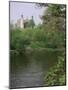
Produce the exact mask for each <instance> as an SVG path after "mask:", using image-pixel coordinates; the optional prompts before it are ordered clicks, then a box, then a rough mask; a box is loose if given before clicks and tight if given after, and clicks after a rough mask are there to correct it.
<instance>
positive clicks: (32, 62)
mask: <svg viewBox="0 0 68 90" xmlns="http://www.w3.org/2000/svg"><path fill="white" fill-rule="evenodd" d="M60 53H61V52H59V51H55V50H33V51H26V52H23V53H22V54H20V55H16V54H11V55H10V88H25V87H42V86H45V84H44V77H45V75H46V73H47V72H48V70H49V69H50V68H51V67H52V66H53V65H54V64H56V63H57V60H58V59H57V58H58V55H60Z"/></svg>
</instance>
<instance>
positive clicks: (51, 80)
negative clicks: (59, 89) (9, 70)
mask: <svg viewBox="0 0 68 90" xmlns="http://www.w3.org/2000/svg"><path fill="white" fill-rule="evenodd" d="M65 66H66V65H65V57H64V55H63V56H61V57H58V62H57V63H56V65H54V66H53V67H52V68H51V69H50V70H49V72H47V75H46V76H45V85H46V86H54V85H65V84H66V73H65V72H66V70H65Z"/></svg>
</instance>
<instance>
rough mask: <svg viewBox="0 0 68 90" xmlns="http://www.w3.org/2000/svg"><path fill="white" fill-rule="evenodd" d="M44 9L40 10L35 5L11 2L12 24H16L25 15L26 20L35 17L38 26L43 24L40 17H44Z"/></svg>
mask: <svg viewBox="0 0 68 90" xmlns="http://www.w3.org/2000/svg"><path fill="white" fill-rule="evenodd" d="M43 11H44V8H39V7H37V6H36V4H35V3H20V2H10V22H13V23H15V22H16V20H17V19H19V18H20V17H21V14H23V17H24V19H27V18H28V19H30V18H31V16H34V21H35V23H36V24H39V23H41V19H40V17H39V16H40V15H43Z"/></svg>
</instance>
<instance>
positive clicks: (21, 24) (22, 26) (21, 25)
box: [20, 14, 24, 29]
mask: <svg viewBox="0 0 68 90" xmlns="http://www.w3.org/2000/svg"><path fill="white" fill-rule="evenodd" d="M20 28H22V29H23V28H24V19H23V14H22V15H21V19H20Z"/></svg>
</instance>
